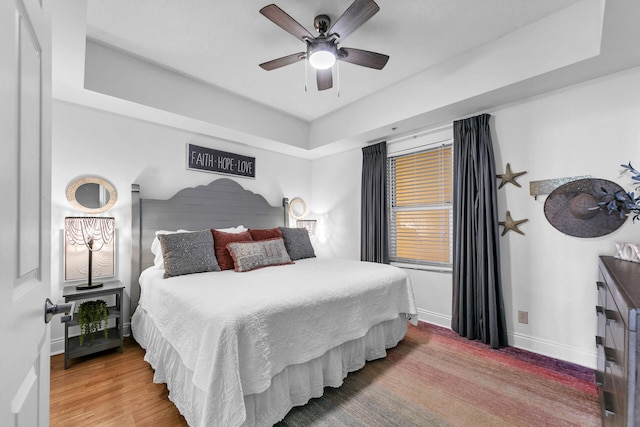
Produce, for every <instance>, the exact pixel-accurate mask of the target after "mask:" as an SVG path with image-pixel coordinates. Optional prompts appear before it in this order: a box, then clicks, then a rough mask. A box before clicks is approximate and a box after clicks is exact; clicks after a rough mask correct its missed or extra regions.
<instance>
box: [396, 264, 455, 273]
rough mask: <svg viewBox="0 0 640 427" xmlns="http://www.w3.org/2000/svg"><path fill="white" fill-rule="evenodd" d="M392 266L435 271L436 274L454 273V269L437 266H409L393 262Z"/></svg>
mask: <svg viewBox="0 0 640 427" xmlns="http://www.w3.org/2000/svg"><path fill="white" fill-rule="evenodd" d="M391 265H393V266H396V267H400V268H408V269H410V270H422V271H433V272H435V273H451V272H452V271H453V268H452V267H438V266H435V265H421V264H409V263H405V262H391Z"/></svg>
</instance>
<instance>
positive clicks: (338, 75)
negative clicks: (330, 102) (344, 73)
mask: <svg viewBox="0 0 640 427" xmlns="http://www.w3.org/2000/svg"><path fill="white" fill-rule="evenodd" d="M336 77H337V78H336V80H337V85H336V86H337V87H338V98H340V61H336Z"/></svg>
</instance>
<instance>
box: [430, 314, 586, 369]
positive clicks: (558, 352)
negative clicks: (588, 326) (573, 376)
mask: <svg viewBox="0 0 640 427" xmlns="http://www.w3.org/2000/svg"><path fill="white" fill-rule="evenodd" d="M418 320H419V321H421V322H426V323H431V324H433V325H436V326H441V327H443V328H447V329H451V316H446V315H443V314H440V313H435V312H432V311H427V310H422V309H418ZM507 339H508V340H509V345H511V346H513V347H516V348H520V349H522V350H527V351H530V352H532V353H537V354H541V355H543V356H547V357H552V358H554V359H558V360H563V361H565V362H570V363H574V364H576V365H580V366H584V367H587V368H591V369H595V368H596V363H597V353H596V350H595V346H594V349H593V351H585V350H582V349H579V348H575V347H570V346H568V345H565V344H562V343H558V342H555V341H550V340H545V339H542V338H537V337H532V336H529V335H525V334H521V333H517V332H513V331H507Z"/></svg>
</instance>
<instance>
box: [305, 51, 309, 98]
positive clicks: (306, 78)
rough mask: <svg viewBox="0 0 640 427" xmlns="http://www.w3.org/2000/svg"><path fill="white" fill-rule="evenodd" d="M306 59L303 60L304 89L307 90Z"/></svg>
mask: <svg viewBox="0 0 640 427" xmlns="http://www.w3.org/2000/svg"><path fill="white" fill-rule="evenodd" d="M307 62H309V61H307V60H306V58H305V60H304V91H305V92H307V80H308V74H309V73H308V72H307Z"/></svg>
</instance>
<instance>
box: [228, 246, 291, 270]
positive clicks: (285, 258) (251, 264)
mask: <svg viewBox="0 0 640 427" xmlns="http://www.w3.org/2000/svg"><path fill="white" fill-rule="evenodd" d="M227 250H228V251H229V253H230V254H231V258H233V265H234V270H235V271H251V270H255V269H256V268H260V267H267V266H269V265H282V264H293V261H291V258H290V257H289V254H288V253H287V250H286V249H285V247H284V241H283V240H282V239H281V238H276V239H269V240H260V241H258V242H255V241H254V242H231V243H229V244H227Z"/></svg>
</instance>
